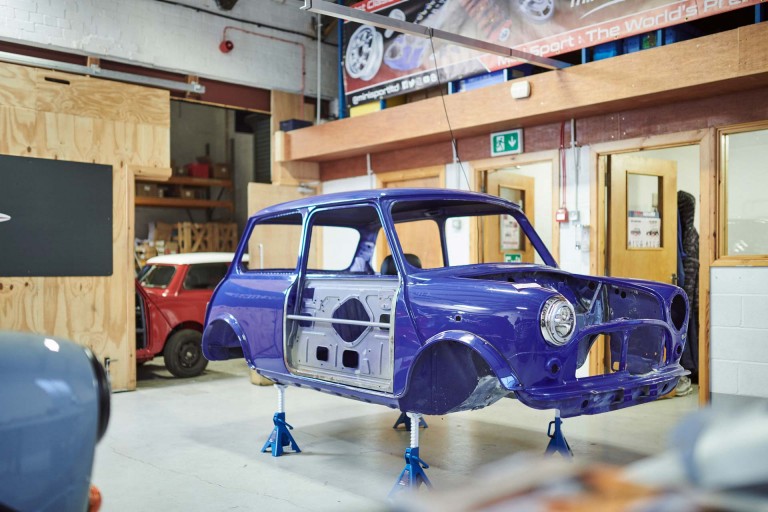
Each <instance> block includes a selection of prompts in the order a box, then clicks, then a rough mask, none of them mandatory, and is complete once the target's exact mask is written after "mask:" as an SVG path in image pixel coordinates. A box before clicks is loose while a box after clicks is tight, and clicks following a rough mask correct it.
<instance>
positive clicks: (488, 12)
mask: <svg viewBox="0 0 768 512" xmlns="http://www.w3.org/2000/svg"><path fill="white" fill-rule="evenodd" d="M759 3H761V0H680V1H672V0H451V1H448V0H366V1H364V2H359V3H357V4H355V5H353V6H352V7H354V8H356V9H360V10H363V11H366V12H374V13H377V14H381V15H383V16H389V17H391V18H394V19H398V20H405V21H408V22H412V23H417V24H419V25H424V26H429V27H433V28H438V29H441V30H445V31H447V32H452V33H455V34H461V35H463V36H467V37H471V38H474V39H479V40H482V41H489V42H492V43H495V44H499V45H504V46H509V47H511V48H515V49H517V50H521V51H524V52H528V53H532V54H534V55H541V56H545V57H553V58H556V56H557V55H559V54H562V53H568V52H572V51H575V50H579V49H581V48H586V47H590V46H595V45H598V44H602V43H606V42H610V41H615V40H618V39H622V38H625V37H629V36H633V35H637V34H644V33H647V32H652V31H654V30H658V29H662V28H666V27H670V26H673V25H677V24H680V23H685V22H688V21H691V20H695V19H698V18H703V17H706V16H712V15H714V14H719V13H722V12H726V11H730V10H734V9H739V8H742V7H747V6H751V5H756V4H759ZM343 50H344V52H343V53H344V87H345V91H346V94H347V103H348V104H349V105H350V106H353V107H354V106H357V105H360V104H362V103H368V102H370V101H375V100H380V99H383V98H388V97H391V96H398V95H401V94H405V93H408V92H411V91H415V90H419V89H424V88H427V87H432V86H434V85H436V84H437V83H438V79H439V81H440V82H442V83H445V82H448V81H452V80H457V79H459V78H463V77H467V76H471V75H476V74H479V73H487V72H491V71H496V70H499V69H503V68H507V67H510V66H513V65H515V64H519V62H516V61H514V60H513V59H509V58H504V57H500V56H497V55H490V54H487V53H481V52H477V51H474V50H469V49H467V48H463V47H460V46H456V45H451V44H449V43H447V42H445V41H442V40H437V39H434V40H430V39H428V38H422V37H417V36H411V35H406V34H401V33H398V32H394V31H392V30H383V29H378V28H375V27H371V26H369V25H361V24H359V23H352V22H346V23H345V24H344V48H343Z"/></svg>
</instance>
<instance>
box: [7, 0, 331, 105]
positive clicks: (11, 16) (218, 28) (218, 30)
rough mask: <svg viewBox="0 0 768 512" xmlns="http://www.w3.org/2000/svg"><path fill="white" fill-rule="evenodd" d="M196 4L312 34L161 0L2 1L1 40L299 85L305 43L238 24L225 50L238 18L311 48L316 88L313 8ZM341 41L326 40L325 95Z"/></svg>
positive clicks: (258, 1)
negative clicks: (225, 36)
mask: <svg viewBox="0 0 768 512" xmlns="http://www.w3.org/2000/svg"><path fill="white" fill-rule="evenodd" d="M179 3H184V4H186V5H190V6H193V7H198V8H201V9H206V10H209V11H215V12H223V13H224V14H227V15H230V16H234V17H236V18H241V19H247V20H254V21H260V22H262V23H265V24H269V25H273V26H277V27H281V28H285V29H290V30H293V31H296V32H300V33H303V34H307V36H308V37H303V36H301V35H297V34H291V33H286V32H283V31H278V30H271V29H267V28H263V27H256V26H255V25H249V24H244V23H239V22H236V21H232V20H228V19H224V18H221V17H218V16H213V15H210V14H207V13H204V12H198V11H195V10H193V9H188V8H185V7H182V6H178V5H172V4H167V3H162V2H158V1H156V0H0V39H3V40H6V41H11V42H19V43H24V44H30V45H34V46H42V47H48V48H50V49H54V50H61V51H67V52H70V53H77V54H84V55H92V56H97V57H103V58H108V59H110V60H116V61H123V62H132V63H136V64H139V65H143V66H147V67H157V68H161V69H166V70H170V71H178V72H182V73H184V74H192V75H199V76H203V77H207V78H212V79H217V80H222V81H225V82H232V83H238V84H244V85H250V86H254V87H261V88H265V89H278V90H282V91H287V92H293V93H298V92H299V91H300V90H301V81H302V76H301V70H302V66H301V48H300V47H299V46H297V45H296V44H291V43H286V42H282V41H276V40H270V39H267V38H263V37H256V36H253V35H249V34H244V33H241V32H237V31H233V32H231V33H229V34H231V40H232V41H233V42H234V44H235V49H234V50H233V51H232V52H231V53H228V54H223V53H221V52H220V51H219V49H218V46H219V43H220V41H221V36H222V31H223V29H224V27H225V26H227V25H232V26H236V27H240V28H243V29H247V30H250V31H254V32H258V33H260V34H263V35H265V36H273V37H279V38H281V39H287V40H290V41H293V42H295V43H300V44H303V45H304V47H305V54H306V55H305V60H306V76H305V80H306V86H305V90H306V93H307V94H309V95H314V94H315V91H316V89H317V74H316V73H317V71H316V69H317V65H316V64H317V46H316V41H315V39H314V38H313V37H312V34H313V30H312V27H311V23H312V18H313V17H314V16H315V15H314V14H311V13H307V12H305V11H302V10H300V9H299V7H300V6H301V4H300V3H299V2H285V3H282V2H278V1H274V0H242V1H240V2H238V3H237V4H236V6H235V8H234V9H232V10H231V11H226V12H224V11H220V10H219V9H218V8H217V7H216V3H215V1H214V0H182V1H180V2H179ZM336 59H337V56H336V48H335V47H333V46H331V45H328V44H324V45H323V54H322V61H323V62H322V95H323V97H326V98H331V97H335V96H336V94H337V89H336V87H337V85H336V84H337V71H336V70H337V67H336Z"/></svg>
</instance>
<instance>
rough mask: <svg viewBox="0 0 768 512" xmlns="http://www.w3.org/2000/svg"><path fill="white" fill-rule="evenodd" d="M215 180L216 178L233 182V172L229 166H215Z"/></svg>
mask: <svg viewBox="0 0 768 512" xmlns="http://www.w3.org/2000/svg"><path fill="white" fill-rule="evenodd" d="M213 178H216V179H219V180H231V179H232V170H231V167H230V166H229V164H214V165H213Z"/></svg>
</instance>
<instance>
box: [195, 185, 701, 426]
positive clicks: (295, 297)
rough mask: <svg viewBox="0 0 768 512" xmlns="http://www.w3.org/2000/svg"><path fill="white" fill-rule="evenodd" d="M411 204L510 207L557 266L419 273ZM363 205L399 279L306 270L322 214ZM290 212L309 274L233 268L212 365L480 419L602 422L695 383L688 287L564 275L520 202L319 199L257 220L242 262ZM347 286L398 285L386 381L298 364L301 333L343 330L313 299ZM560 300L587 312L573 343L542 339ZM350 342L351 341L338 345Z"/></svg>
mask: <svg viewBox="0 0 768 512" xmlns="http://www.w3.org/2000/svg"><path fill="white" fill-rule="evenodd" d="M405 202H407V204H409V205H417V204H419V202H423V204H425V205H430V204H435V205H442V207H445V209H446V211H447V210H451V208H453V206H452V205H454V204H455V205H459V206H457V207H456V208H457V209H456V210H455V211H456V212H458V211H462V212H463V211H465V209H468V210H467V211H472V212H475V213H477V212H481V211H486V210H487V211H497V210H498V211H504V213H505V214H508V215H512V216H513V217H514V218H515V220H516V221H517V223H518V224H519V226H520V228H521V230H522V231H523V232H524V233H525V234H526V235H527V237H528V239H529V240H530V242H531V244H532V245H533V246H534V248H535V249H536V251H537V252H538V254H539V255H540V256H541V259H542V261H543V262H544V264H521V263H491V264H472V265H460V266H446V267H443V268H436V269H420V268H418V267H416V266H414V265H412V264H411V263H410V262H409V259H408V258H407V257H406V255H404V254H403V251H402V248H401V247H400V244H399V241H398V238H397V234H396V229H395V223H396V222H398V221H403V220H414V219H415V218H416V216H418V215H420V212H417V211H413V212H412V211H411V210H407V209H404V207H397V206H396V205H398V204H400V205H402V204H404V203H405ZM350 205H370V206H372V207H375V208H376V210H377V212H378V214H379V215H380V218H381V228H382V229H383V230H384V232H385V233H386V234H387V238H388V239H389V244H390V247H391V251H392V258H393V260H394V264H395V265H396V267H397V270H398V276H393V277H388V276H386V277H385V276H381V275H375V274H374V275H355V276H349V275H346V274H344V273H340V274H338V275H323V276H319V277H318V276H313V275H312V273H311V272H308V271H307V268H306V267H307V265H306V261H305V260H306V258H307V254H308V249H307V245H308V238H309V233H310V232H311V226H308V224H311V222H312V219H313V218H314V217H313V212H314V211H316V210H322V211H328V210H329V209H333V208H345V207H349V206H350ZM446 205H447V206H446ZM467 205H469V206H467ZM398 208H399V209H398ZM414 208H415V207H414ZM434 211H438V209H437V208H436V209H435V210H434ZM451 211H454V210H451ZM289 213H292V214H300V215H301V218H302V219H304V220H303V222H304V224H305V225H304V226H303V233H304V235H303V242H302V244H301V246H300V248H299V254H298V257H297V264H296V268H295V269H290V270H288V271H269V270H265V271H253V270H248V269H246V268H244V266H243V265H242V264H233V265H231V267H230V270H229V272H228V274H227V275H226V276H225V278H224V279H223V281H222V282H221V283H220V284H219V286H218V288H217V289H216V291H215V292H214V294H213V296H212V298H211V302H210V304H209V307H208V312H207V316H206V328H205V331H204V334H203V351H204V353H205V355H206V357H208V358H209V359H214V360H215V359H228V358H232V357H245V359H246V360H247V361H248V363H249V365H250V366H251V367H252V368H254V369H256V370H257V371H258V372H259V373H261V374H262V375H264V376H266V377H268V378H270V379H272V380H274V381H276V382H279V383H284V384H292V385H296V386H304V387H309V388H312V389H316V390H318V391H324V392H328V393H332V394H336V395H339V396H344V397H348V398H353V399H358V400H364V401H366V402H371V403H377V404H381V405H385V406H388V407H391V408H397V409H401V410H403V411H408V412H418V413H424V414H446V413H450V412H454V411H461V410H468V409H477V408H480V407H484V406H487V405H490V404H492V403H493V402H495V401H496V400H498V399H500V398H502V397H504V396H511V395H512V394H514V395H515V396H516V397H517V398H518V399H519V400H520V401H521V402H523V403H525V404H526V405H528V406H531V407H535V408H542V409H548V408H554V409H559V410H560V411H561V415H562V416H563V417H568V416H577V415H581V414H595V413H602V412H606V411H610V410H614V409H619V408H623V407H628V406H632V405H636V404H640V403H643V402H647V401H650V400H654V399H655V398H657V397H659V396H662V395H664V394H666V393H667V392H669V391H670V390H671V389H672V388H674V386H675V385H676V383H677V380H678V378H679V377H680V376H682V375H684V374H685V373H686V372H685V370H684V369H683V368H682V367H681V366H680V364H679V359H680V355H681V354H682V349H683V346H684V343H685V341H686V326H687V319H688V299H687V297H686V296H685V293H684V292H683V291H682V290H681V289H680V288H678V287H676V286H672V285H667V284H663V283H656V282H650V281H641V280H633V279H619V278H609V277H595V276H582V275H575V274H570V273H568V272H565V271H562V270H560V269H558V268H557V264H556V263H555V260H554V258H553V257H552V256H551V255H550V253H549V252H548V250H547V249H546V247H545V246H544V244H543V243H542V241H541V239H540V238H539V237H538V235H537V234H536V232H535V231H534V230H533V227H532V226H531V225H530V223H529V222H528V220H527V219H526V218H525V216H524V215H523V213H522V211H521V210H520V208H519V207H518V206H517V205H515V204H513V203H511V202H508V201H505V200H503V199H500V198H497V197H493V196H488V195H485V194H479V193H473V192H461V191H450V190H442V189H441V190H435V189H394V190H368V191H359V192H349V193H342V194H332V195H326V196H316V197H311V198H307V199H302V200H299V201H293V202H290V203H284V204H281V205H276V206H272V207H269V208H267V209H264V210H262V211H261V212H259V213H257V214H256V215H254V216H253V217H252V218H251V219H250V220H249V223H248V226H247V227H246V230H245V236H244V237H243V240H242V241H241V243H240V245H239V247H238V250H237V255H236V257H235V262H238V261H241V260H242V256H243V254H244V253H247V251H248V243H247V240H248V234H249V233H250V232H251V230H252V229H253V226H254V225H256V224H259V223H261V222H265V221H270V220H269V219H273V220H274V219H277V218H279V217H280V216H281V215H284V214H289ZM430 214H432V215H437V214H436V213H434V212H432V213H427V215H430ZM273 220H272V221H273ZM270 222H271V221H270ZM443 245H444V246H445V242H443ZM444 250H445V248H444ZM251 260H252V261H253V258H252V259H251ZM350 280H353V281H350ZM336 281H338V282H340V283H343V284H344V285H345V286H350V283H354V284H351V286H353V287H354V286H359V287H360V289H371V288H372V287H373V288H375V287H377V286H389V287H390V288H392V289H395V292H394V293H393V296H392V301H393V305H392V315H391V316H390V315H387V317H388V322H386V324H382V323H381V322H378V323H377V322H372V323H370V326H371V327H370V329H371V330H372V331H376V330H379V331H380V338H381V339H384V338H385V337H386V336H389V340H390V343H391V346H392V357H391V377H389V378H388V379H384V380H383V381H382V383H379V382H378V381H377V382H376V383H374V384H371V382H372V381H365V380H364V379H361V380H359V381H356V380H354V376H353V375H351V374H350V375H339V376H338V378H337V377H336V376H335V375H334V374H333V373H332V372H329V371H326V370H323V369H320V370H318V371H317V372H316V373H312V372H309V373H308V372H306V371H302V370H301V369H300V368H298V367H296V366H295V365H292V364H291V363H290V362H289V354H287V352H290V350H291V349H290V346H291V345H290V343H291V339H294V338H291V337H292V336H294V334H293V333H295V332H308V331H306V329H310V328H312V327H313V326H320V325H325V324H323V322H330V323H333V322H338V321H339V320H337V319H336V320H334V318H330V317H329V318H322V319H321V318H320V314H319V313H317V312H316V311H315V310H313V309H311V308H310V309H307V307H306V304H307V303H308V302H311V300H310V299H312V298H313V294H317V293H319V292H318V290H319V289H320V288H322V287H325V286H331V285H332V284H333V283H334V282H336ZM382 283H384V284H383V285H382ZM552 297H561V298H564V299H565V300H567V301H568V302H569V303H570V304H572V305H573V307H574V311H575V317H576V318H575V327H574V332H573V335H572V337H571V339H570V340H569V341H568V342H567V343H565V344H564V345H562V346H556V345H553V344H552V343H549V342H548V341H547V340H546V339H545V336H544V335H543V331H542V329H543V327H542V322H543V320H542V314H543V307H544V305H545V303H546V302H547V301H548V300H549V299H551V298H552ZM302 329H304V330H305V331H302ZM328 332H329V333H330V335H331V336H334V334H333V332H331V331H328ZM337 332H339V330H338V329H337ZM601 339H604V340H606V341H605V347H606V351H607V352H608V353H609V354H610V359H611V365H612V368H611V372H610V373H607V374H605V375H599V376H594V377H581V378H577V377H576V370H577V368H578V367H580V366H581V365H583V364H584V362H585V360H586V358H587V354H588V353H589V350H590V348H592V346H593V344H594V343H596V342H598V341H599V340H601ZM338 345H339V346H347V345H349V344H348V343H344V342H342V341H339V342H338ZM342 348H343V347H342ZM319 353H320V352H318V354H319ZM363 355H365V353H364V354H363ZM321 366H322V364H321ZM359 373H361V372H360V371H358V374H359ZM362 373H364V372H362Z"/></svg>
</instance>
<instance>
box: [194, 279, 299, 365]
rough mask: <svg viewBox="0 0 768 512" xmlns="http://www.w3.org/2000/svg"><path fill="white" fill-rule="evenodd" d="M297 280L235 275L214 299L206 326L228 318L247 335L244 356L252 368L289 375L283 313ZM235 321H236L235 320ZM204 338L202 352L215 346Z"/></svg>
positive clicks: (226, 281) (213, 341)
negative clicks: (286, 361) (287, 296)
mask: <svg viewBox="0 0 768 512" xmlns="http://www.w3.org/2000/svg"><path fill="white" fill-rule="evenodd" d="M293 281H294V278H293V277H292V275H289V274H267V273H248V272H244V273H234V272H233V273H232V274H231V275H230V276H229V277H228V278H226V279H225V280H224V281H222V283H221V284H220V285H219V287H218V288H217V290H216V292H215V294H214V296H213V297H212V299H211V310H210V312H209V316H208V320H207V323H206V325H210V324H211V323H212V322H214V321H216V320H217V319H224V318H227V319H228V320H227V321H228V322H232V321H234V322H236V323H237V325H238V326H239V328H240V329H241V330H242V332H243V334H244V335H245V343H246V346H244V347H243V353H244V355H245V358H246V360H247V362H248V364H249V365H250V366H251V367H254V368H257V367H258V368H259V369H263V370H268V371H274V372H281V373H287V369H286V367H285V361H284V359H283V309H284V307H285V300H286V293H287V290H288V289H289V288H290V287H291V285H292V284H293ZM233 319H234V320H233ZM217 341H218V340H212V339H210V338H209V337H208V336H204V337H203V349H204V350H206V356H208V355H209V352H210V351H209V350H208V346H210V345H213V344H216V343H217Z"/></svg>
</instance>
